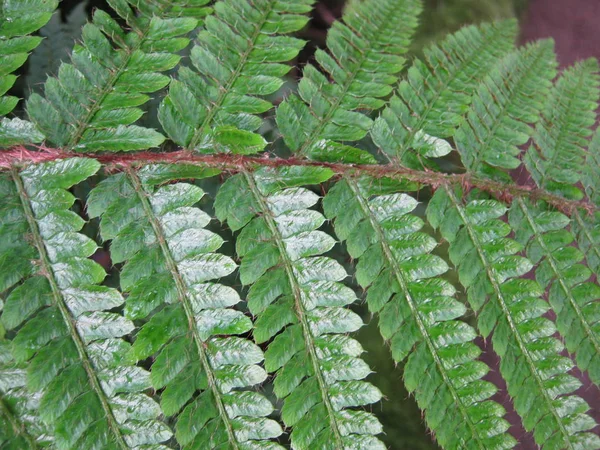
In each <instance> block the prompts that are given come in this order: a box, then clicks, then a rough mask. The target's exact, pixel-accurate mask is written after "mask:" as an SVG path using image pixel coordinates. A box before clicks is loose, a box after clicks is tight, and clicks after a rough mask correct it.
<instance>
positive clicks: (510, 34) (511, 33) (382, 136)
mask: <svg viewBox="0 0 600 450" xmlns="http://www.w3.org/2000/svg"><path fill="white" fill-rule="evenodd" d="M515 35H516V23H515V21H514V20H510V21H505V22H500V23H499V24H496V25H483V26H481V27H475V26H470V27H466V28H463V29H462V30H460V31H459V32H458V33H456V34H453V35H451V36H449V37H448V38H447V39H446V40H444V41H443V42H442V43H441V44H440V45H439V46H432V47H430V48H428V49H426V50H425V52H424V53H425V54H424V61H423V62H422V61H420V60H418V59H417V60H415V61H414V63H413V65H412V66H411V67H410V68H409V69H408V74H407V76H406V78H405V79H403V80H402V81H401V82H400V84H399V85H398V88H397V93H396V94H395V95H394V96H393V97H392V98H391V99H390V102H389V106H387V107H386V108H385V109H384V110H383V111H382V113H381V115H380V117H379V118H377V120H376V121H375V124H374V125H373V128H372V129H371V136H372V137H373V141H375V143H376V144H377V145H378V146H379V147H380V148H381V149H382V150H383V151H384V152H386V153H387V154H389V156H390V157H392V158H398V159H400V160H401V161H402V162H403V163H404V164H408V165H409V166H416V167H418V166H419V160H421V159H422V158H434V157H441V156H445V155H447V154H448V153H449V152H450V151H452V147H451V146H450V144H448V143H447V142H445V141H444V140H443V139H445V138H450V137H452V136H453V135H454V132H455V130H456V127H458V126H459V125H460V124H461V122H462V120H463V119H462V116H463V115H464V113H465V112H467V110H468V106H469V103H470V102H471V96H472V94H473V92H474V90H475V88H476V86H477V83H478V81H479V80H481V78H482V77H483V76H484V75H485V74H487V73H488V72H489V71H490V69H492V67H493V66H494V65H495V64H496V62H497V60H498V58H500V57H502V56H503V55H504V54H506V53H507V52H508V51H510V50H511V49H512V46H513V42H514V40H515ZM417 99H418V100H417ZM407 152H408V154H407ZM412 152H414V153H415V154H416V155H413V154H412ZM415 156H416V158H415Z"/></svg>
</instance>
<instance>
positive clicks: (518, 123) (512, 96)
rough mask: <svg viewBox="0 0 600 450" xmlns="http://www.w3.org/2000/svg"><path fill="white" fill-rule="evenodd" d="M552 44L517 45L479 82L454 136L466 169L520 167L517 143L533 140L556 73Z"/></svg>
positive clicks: (482, 171)
mask: <svg viewBox="0 0 600 450" xmlns="http://www.w3.org/2000/svg"><path fill="white" fill-rule="evenodd" d="M553 47H554V44H553V42H552V41H540V42H538V43H534V44H529V45H527V46H525V47H524V48H522V49H519V50H516V51H514V52H512V53H510V54H509V55H507V56H505V57H504V58H503V59H502V60H501V61H499V62H498V64H497V65H496V66H495V67H494V69H493V70H492V71H491V73H489V74H488V75H487V76H485V77H484V79H483V81H482V82H481V83H480V84H479V87H478V88H477V91H476V93H475V95H474V96H473V99H472V103H473V105H472V107H471V108H470V110H469V112H468V113H467V115H466V120H465V121H464V122H463V123H462V124H461V126H460V127H459V129H458V130H457V131H456V136H455V140H456V148H457V150H458V151H459V152H460V155H461V157H462V162H463V163H464V165H465V167H466V168H467V170H469V171H470V172H472V173H474V174H478V175H482V176H484V177H493V178H497V177H499V178H501V179H507V176H506V174H505V173H504V172H503V170H507V169H516V168H517V167H519V165H520V164H521V162H520V160H519V159H518V158H517V156H518V155H519V154H520V150H519V146H520V145H523V144H525V143H526V142H527V141H528V140H529V136H530V134H531V132H530V128H529V124H531V123H534V122H536V121H537V120H538V118H539V112H540V110H541V109H542V108H543V105H544V101H545V100H546V98H547V96H548V92H549V90H550V87H551V80H552V78H554V75H555V66H556V62H555V56H554V54H553Z"/></svg>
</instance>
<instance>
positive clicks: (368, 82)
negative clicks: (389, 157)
mask: <svg viewBox="0 0 600 450" xmlns="http://www.w3.org/2000/svg"><path fill="white" fill-rule="evenodd" d="M420 10H421V4H420V2H419V1H418V0H365V1H359V0H352V1H351V2H349V4H348V6H347V7H346V10H345V11H344V15H343V17H342V21H336V22H334V23H333V26H332V27H331V29H330V30H329V32H328V36H327V47H328V49H329V51H325V50H320V49H319V50H317V52H316V55H315V56H316V60H317V62H318V63H319V65H320V66H321V67H322V68H323V69H324V70H325V71H326V72H327V74H329V77H330V78H331V80H332V82H330V81H329V80H328V78H327V77H326V76H325V75H324V74H323V73H321V72H320V71H319V70H318V69H317V68H316V67H315V66H313V65H308V66H306V67H305V68H304V76H303V78H302V80H301V81H300V84H299V86H298V93H299V96H296V95H292V96H290V97H289V98H288V99H287V100H286V101H284V102H283V103H282V104H281V105H280V106H279V107H278V108H277V124H278V126H279V128H280V131H281V134H282V135H283V138H284V140H285V142H286V144H287V145H288V147H290V149H291V150H292V151H293V152H294V153H297V154H299V155H302V156H307V157H309V158H311V159H314V160H320V161H336V162H339V161H348V162H373V161H374V160H373V158H372V156H371V155H369V154H368V153H367V152H364V151H361V150H358V149H355V148H352V147H349V146H344V145H342V144H339V143H338V142H336V141H357V140H359V139H362V138H363V137H364V136H365V135H366V134H367V132H368V131H369V129H370V128H371V125H372V120H371V119H370V118H369V117H368V116H366V115H365V114H364V113H363V112H365V111H372V110H377V109H379V108H381V107H382V106H383V105H384V104H385V102H384V100H383V98H384V97H386V96H387V95H389V94H390V92H391V91H392V88H391V85H392V84H394V83H395V82H396V80H397V76H396V74H397V73H398V72H400V71H401V70H402V68H403V67H404V63H405V59H404V58H403V57H402V56H400V55H403V54H404V53H406V51H407V50H408V47H409V45H410V44H409V42H410V37H411V36H412V34H413V32H414V30H415V28H416V25H417V16H418V14H419V12H420ZM358 110H361V111H362V112H358Z"/></svg>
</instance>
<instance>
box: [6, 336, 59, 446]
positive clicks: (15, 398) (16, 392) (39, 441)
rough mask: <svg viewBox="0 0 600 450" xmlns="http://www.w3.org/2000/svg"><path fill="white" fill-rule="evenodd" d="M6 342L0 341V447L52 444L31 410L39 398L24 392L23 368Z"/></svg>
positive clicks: (49, 435) (48, 435)
mask: <svg viewBox="0 0 600 450" xmlns="http://www.w3.org/2000/svg"><path fill="white" fill-rule="evenodd" d="M12 351H13V349H12V344H11V342H10V341H8V340H5V339H1V340H0V417H1V419H0V446H2V448H6V449H9V450H13V449H14V450H19V449H29V448H36V446H40V447H42V446H45V445H48V444H49V443H50V442H51V441H52V434H51V432H50V430H49V427H48V426H47V425H46V424H45V423H44V422H42V421H41V420H40V417H39V416H38V414H37V411H36V410H35V403H36V401H39V395H32V394H31V393H30V392H28V390H27V367H26V365H25V364H22V363H21V364H18V363H16V362H15V360H14V357H13V355H12Z"/></svg>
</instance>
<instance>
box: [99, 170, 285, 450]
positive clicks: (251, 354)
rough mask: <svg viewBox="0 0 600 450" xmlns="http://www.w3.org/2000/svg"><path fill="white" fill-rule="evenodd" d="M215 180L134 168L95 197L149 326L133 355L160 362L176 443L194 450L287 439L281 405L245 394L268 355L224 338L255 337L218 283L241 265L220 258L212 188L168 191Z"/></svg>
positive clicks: (157, 376)
mask: <svg viewBox="0 0 600 450" xmlns="http://www.w3.org/2000/svg"><path fill="white" fill-rule="evenodd" d="M216 173H218V171H215V170H213V169H203V168H201V167H197V166H186V165H181V166H169V165H148V166H145V167H144V168H142V169H141V170H139V171H138V172H137V173H136V172H134V171H133V170H128V171H126V173H121V174H118V175H115V176H113V177H111V178H108V179H106V180H104V181H103V182H102V183H100V184H99V185H98V186H97V187H96V188H95V189H94V190H93V191H92V192H91V194H90V198H89V203H88V212H89V214H90V215H91V216H93V217H95V216H99V215H100V216H101V217H102V221H101V230H102V235H103V237H104V238H105V239H113V241H112V245H111V257H112V260H113V263H120V262H125V265H124V267H123V269H122V272H121V287H122V288H123V290H124V291H126V292H129V297H128V298H127V303H126V306H125V314H126V316H127V317H129V318H130V319H132V320H139V319H146V320H147V321H146V323H145V324H144V325H143V326H142V327H141V329H140V330H139V332H138V333H137V337H136V340H135V342H134V344H133V347H132V355H133V356H134V357H135V359H136V360H142V359H146V358H148V357H150V356H154V364H153V365H152V373H151V377H150V378H151V381H152V385H153V387H154V388H155V389H164V390H163V392H162V395H161V405H162V408H163V411H164V412H165V414H166V415H168V416H176V417H177V425H176V433H175V436H176V438H177V441H178V442H179V443H180V444H181V445H182V446H186V448H188V447H187V446H189V448H202V449H208V448H223V447H227V448H233V449H242V448H255V446H256V448H258V447H260V448H263V445H265V444H267V442H262V441H263V440H268V439H272V438H277V437H278V436H279V435H280V434H281V433H282V430H281V427H280V426H279V425H278V424H277V423H276V422H274V421H273V420H270V419H267V418H265V416H267V415H269V414H270V413H271V412H272V410H273V407H272V405H271V404H270V402H269V401H267V400H266V399H265V398H264V397H263V396H262V395H260V394H258V393H255V392H245V391H242V390H238V388H244V389H245V388H249V387H252V386H254V385H256V384H258V383H260V382H262V381H264V380H265V378H266V377H267V374H266V373H265V371H264V370H263V369H262V368H261V367H259V366H258V363H260V362H261V361H262V359H263V354H262V351H261V350H260V349H259V348H258V347H257V346H256V345H254V344H253V343H251V342H250V341H248V340H246V339H243V338H240V337H223V336H228V335H240V334H244V333H246V332H248V331H249V330H250V329H251V328H252V322H251V321H250V319H249V318H248V317H246V316H245V315H244V314H243V313H241V312H240V311H237V310H234V309H232V308H231V307H232V306H234V305H235V304H237V303H238V302H239V301H240V298H239V295H238V294H237V293H236V291H235V290H233V289H232V288H230V287H226V286H223V285H221V284H217V283H214V282H212V281H211V280H214V279H215V278H221V277H225V276H227V275H229V274H230V273H232V272H233V271H234V270H235V268H236V265H235V263H234V262H233V261H232V260H231V259H230V258H228V257H226V256H224V255H220V254H218V253H214V252H215V251H216V250H217V249H218V248H219V247H220V246H221V244H222V243H223V240H222V239H221V238H220V237H219V236H218V235H216V234H214V233H212V232H210V231H208V230H206V229H204V227H205V226H206V225H207V224H208V222H209V221H210V217H209V216H208V215H207V214H206V213H204V212H203V211H201V210H200V209H198V208H194V207H193V205H195V204H196V203H197V202H198V201H199V200H200V199H201V198H202V197H203V195H204V193H203V191H202V190H201V189H200V188H199V187H197V186H195V185H192V184H188V183H183V182H181V183H176V184H168V183H171V182H172V181H173V180H176V179H181V178H204V177H207V176H212V175H215V174H216ZM161 185H162V186H161ZM197 391H200V395H198V396H196V397H195V393H196V392H197ZM275 447H276V446H275V445H273V447H269V448H275ZM264 448H266V447H264Z"/></svg>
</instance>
